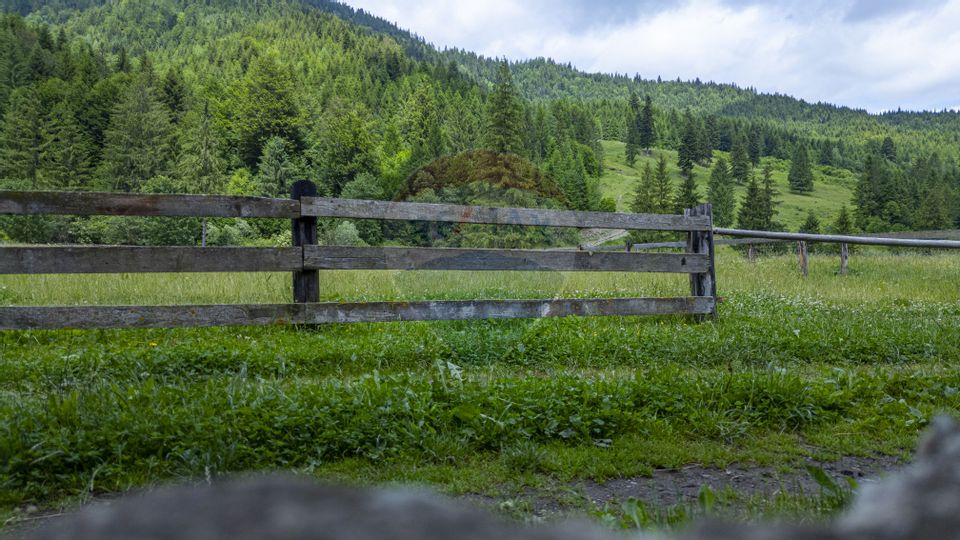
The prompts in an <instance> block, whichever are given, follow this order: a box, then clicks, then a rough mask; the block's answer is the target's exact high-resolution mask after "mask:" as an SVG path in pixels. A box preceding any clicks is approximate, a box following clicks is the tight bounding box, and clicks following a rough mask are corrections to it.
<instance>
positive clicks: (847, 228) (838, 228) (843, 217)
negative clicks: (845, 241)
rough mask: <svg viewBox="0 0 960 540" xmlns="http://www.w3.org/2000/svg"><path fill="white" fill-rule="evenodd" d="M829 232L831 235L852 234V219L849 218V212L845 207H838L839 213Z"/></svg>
mask: <svg viewBox="0 0 960 540" xmlns="http://www.w3.org/2000/svg"><path fill="white" fill-rule="evenodd" d="M830 232H831V233H832V234H843V235H849V234H853V233H854V228H853V219H851V217H850V212H849V211H848V210H847V205H843V206H841V207H840V213H839V214H837V219H836V221H834V222H833V225H832V226H831V227H830Z"/></svg>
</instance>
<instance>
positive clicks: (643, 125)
mask: <svg viewBox="0 0 960 540" xmlns="http://www.w3.org/2000/svg"><path fill="white" fill-rule="evenodd" d="M639 131H640V148H643V149H644V150H645V151H646V152H647V153H648V154H649V152H650V148H652V147H653V146H654V145H655V144H656V143H657V132H656V127H655V126H654V124H653V100H652V99H651V98H650V96H649V95H647V96H646V97H645V98H644V100H643V111H641V113H640V119H639Z"/></svg>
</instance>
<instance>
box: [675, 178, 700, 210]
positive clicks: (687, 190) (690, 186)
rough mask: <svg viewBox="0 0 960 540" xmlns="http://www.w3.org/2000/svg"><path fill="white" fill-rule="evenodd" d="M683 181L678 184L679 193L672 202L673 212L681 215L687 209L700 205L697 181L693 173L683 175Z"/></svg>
mask: <svg viewBox="0 0 960 540" xmlns="http://www.w3.org/2000/svg"><path fill="white" fill-rule="evenodd" d="M682 177H683V181H682V182H681V183H680V191H679V192H677V199H676V201H674V211H675V212H676V213H678V214H682V213H683V211H684V210H685V209H687V208H693V207H695V206H697V205H699V204H700V194H699V193H698V192H697V181H696V177H695V174H694V173H693V171H690V172H689V173H686V174H683V175H682Z"/></svg>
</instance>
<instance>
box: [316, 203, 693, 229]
mask: <svg viewBox="0 0 960 540" xmlns="http://www.w3.org/2000/svg"><path fill="white" fill-rule="evenodd" d="M302 203H303V206H302V208H301V212H302V213H303V215H305V216H317V217H336V218H353V219H386V220H400V221H445V222H453V223H484V224H496V225H539V226H548V227H577V228H581V229H586V228H596V229H628V230H655V231H706V230H709V229H710V223H711V222H710V218H708V217H704V216H695V217H685V216H677V215H668V214H619V213H613V212H573V211H568V210H545V209H541V208H495V207H487V206H459V205H454V204H429V203H410V202H391V201H360V200H354V199H329V198H325V197H304V198H303V199H302Z"/></svg>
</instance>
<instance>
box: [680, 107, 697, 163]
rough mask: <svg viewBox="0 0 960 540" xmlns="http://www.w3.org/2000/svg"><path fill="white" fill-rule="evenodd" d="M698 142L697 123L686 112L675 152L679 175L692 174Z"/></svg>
mask: <svg viewBox="0 0 960 540" xmlns="http://www.w3.org/2000/svg"><path fill="white" fill-rule="evenodd" d="M699 140H700V138H699V135H698V133H697V123H696V121H695V120H694V118H693V116H692V115H691V114H690V112H689V111H688V112H687V114H686V123H685V126H684V130H683V138H682V139H681V141H680V149H679V150H678V151H677V166H678V167H680V174H682V175H684V176H690V175H692V174H693V165H694V163H695V162H696V161H698V159H699V153H700V149H699Z"/></svg>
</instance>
